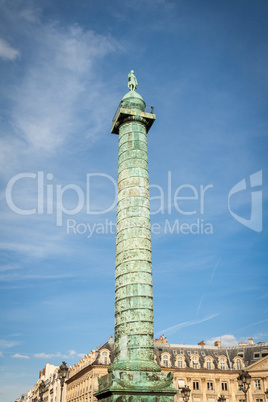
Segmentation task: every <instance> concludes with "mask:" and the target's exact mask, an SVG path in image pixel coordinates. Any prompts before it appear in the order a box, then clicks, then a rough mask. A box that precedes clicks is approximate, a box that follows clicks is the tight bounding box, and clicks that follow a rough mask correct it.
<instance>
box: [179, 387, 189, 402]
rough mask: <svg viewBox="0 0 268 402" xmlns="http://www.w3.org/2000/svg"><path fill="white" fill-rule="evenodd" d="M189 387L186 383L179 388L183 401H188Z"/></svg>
mask: <svg viewBox="0 0 268 402" xmlns="http://www.w3.org/2000/svg"><path fill="white" fill-rule="evenodd" d="M190 393H191V389H190V388H189V387H188V386H187V385H186V387H183V388H182V389H181V395H182V399H183V401H184V402H188V400H189V398H190Z"/></svg>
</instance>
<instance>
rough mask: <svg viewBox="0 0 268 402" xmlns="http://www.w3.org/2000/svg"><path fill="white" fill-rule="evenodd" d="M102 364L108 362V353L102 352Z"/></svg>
mask: <svg viewBox="0 0 268 402" xmlns="http://www.w3.org/2000/svg"><path fill="white" fill-rule="evenodd" d="M102 364H108V353H107V352H102Z"/></svg>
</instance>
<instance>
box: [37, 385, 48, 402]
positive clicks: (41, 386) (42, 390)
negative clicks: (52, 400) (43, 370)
mask: <svg viewBox="0 0 268 402" xmlns="http://www.w3.org/2000/svg"><path fill="white" fill-rule="evenodd" d="M38 389H39V398H40V402H43V395H44V393H45V390H46V384H45V381H44V380H42V381H41V382H40V384H39V387H38Z"/></svg>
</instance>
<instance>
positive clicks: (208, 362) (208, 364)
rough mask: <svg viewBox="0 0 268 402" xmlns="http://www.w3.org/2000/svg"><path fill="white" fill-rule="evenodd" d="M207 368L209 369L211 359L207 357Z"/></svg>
mask: <svg viewBox="0 0 268 402" xmlns="http://www.w3.org/2000/svg"><path fill="white" fill-rule="evenodd" d="M207 369H211V359H207Z"/></svg>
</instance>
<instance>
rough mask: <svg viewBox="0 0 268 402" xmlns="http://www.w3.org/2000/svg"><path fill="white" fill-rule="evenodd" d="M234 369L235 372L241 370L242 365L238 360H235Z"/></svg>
mask: <svg viewBox="0 0 268 402" xmlns="http://www.w3.org/2000/svg"><path fill="white" fill-rule="evenodd" d="M236 368H237V370H241V368H242V364H241V360H240V359H237V360H236Z"/></svg>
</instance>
